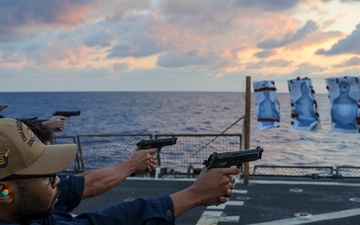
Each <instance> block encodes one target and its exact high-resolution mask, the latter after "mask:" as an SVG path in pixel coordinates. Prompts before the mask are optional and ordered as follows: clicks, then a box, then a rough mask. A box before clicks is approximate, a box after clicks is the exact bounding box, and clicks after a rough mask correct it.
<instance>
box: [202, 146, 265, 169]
mask: <svg viewBox="0 0 360 225" xmlns="http://www.w3.org/2000/svg"><path fill="white" fill-rule="evenodd" d="M263 151H264V149H263V148H261V147H259V146H258V147H256V148H255V149H249V150H241V151H236V152H224V153H217V152H214V153H213V154H211V155H210V157H209V159H208V160H204V162H203V165H205V168H207V169H210V168H228V167H231V166H236V167H237V168H240V167H241V165H242V164H243V163H244V162H249V161H255V160H258V159H261V156H262V153H263Z"/></svg>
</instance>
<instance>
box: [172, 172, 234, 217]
mask: <svg viewBox="0 0 360 225" xmlns="http://www.w3.org/2000/svg"><path fill="white" fill-rule="evenodd" d="M239 172H240V171H239V169H238V168H236V167H230V168H214V169H208V170H205V169H203V170H202V171H201V173H200V175H199V177H198V179H197V180H196V181H195V183H194V184H193V185H192V186H190V187H189V188H187V189H184V190H182V191H179V192H177V193H174V194H172V195H170V197H171V199H172V200H173V204H174V215H175V217H179V216H180V215H182V214H183V213H185V212H186V211H188V210H190V209H192V208H194V207H196V206H209V205H220V204H222V203H225V202H226V201H227V200H228V198H229V197H230V196H231V195H232V189H233V188H234V183H235V178H234V177H233V176H232V175H236V174H238V173H239Z"/></svg>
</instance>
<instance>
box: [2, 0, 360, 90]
mask: <svg viewBox="0 0 360 225" xmlns="http://www.w3.org/2000/svg"><path fill="white" fill-rule="evenodd" d="M359 12H360V0H221V1H219V0H152V1H147V0H129V1H127V0H105V1H104V0H101V1H100V0H99V1H96V0H1V1H0V79H1V90H0V92H23V91H30V92H33V91H215V92H218V91H219V92H222V91H225V92H228V91H231V92H242V91H245V79H246V77H247V76H249V77H251V81H252V82H253V81H262V80H273V81H275V84H276V87H277V90H278V92H288V87H287V80H290V79H295V78H297V77H301V78H305V77H308V78H311V79H312V83H313V86H314V89H315V92H316V93H326V92H327V90H326V84H325V78H329V77H343V76H360V14H359Z"/></svg>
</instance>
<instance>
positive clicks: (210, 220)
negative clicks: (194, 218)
mask: <svg viewBox="0 0 360 225" xmlns="http://www.w3.org/2000/svg"><path fill="white" fill-rule="evenodd" d="M239 220H240V216H224V215H223V211H204V212H203V214H202V215H201V217H200V220H199V221H198V222H197V223H196V225H217V224H218V222H233V223H234V222H235V223H238V222H239Z"/></svg>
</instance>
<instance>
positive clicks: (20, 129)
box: [16, 120, 42, 147]
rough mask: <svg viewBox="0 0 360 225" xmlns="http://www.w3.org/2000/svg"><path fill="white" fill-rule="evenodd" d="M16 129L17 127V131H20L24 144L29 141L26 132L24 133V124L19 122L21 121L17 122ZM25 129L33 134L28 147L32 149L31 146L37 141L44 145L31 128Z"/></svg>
mask: <svg viewBox="0 0 360 225" xmlns="http://www.w3.org/2000/svg"><path fill="white" fill-rule="evenodd" d="M16 127H17V129H18V131H19V134H20V136H21V139H22V140H23V142H26V141H27V140H28V139H27V137H26V135H25V133H24V131H23V126H22V122H21V121H19V120H17V121H16ZM25 127H26V129H27V132H30V133H31V138H30V140H29V141H28V142H27V145H28V146H29V147H31V146H32V145H33V143H34V141H36V142H38V143H42V142H41V141H40V139H39V138H38V137H37V136H36V135H35V134H34V133H33V132H32V131H31V130H30V128H29V127H27V126H25Z"/></svg>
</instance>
